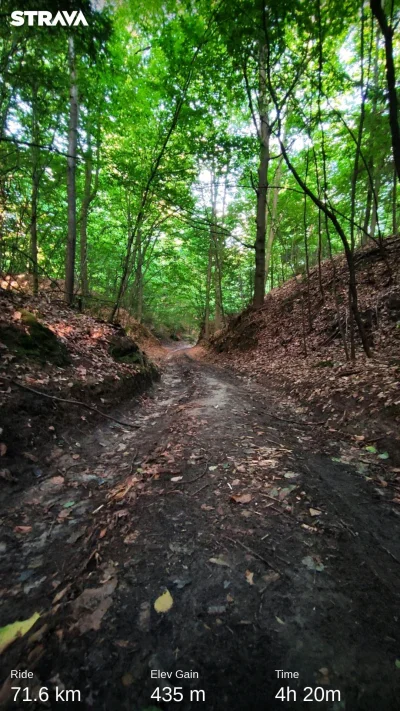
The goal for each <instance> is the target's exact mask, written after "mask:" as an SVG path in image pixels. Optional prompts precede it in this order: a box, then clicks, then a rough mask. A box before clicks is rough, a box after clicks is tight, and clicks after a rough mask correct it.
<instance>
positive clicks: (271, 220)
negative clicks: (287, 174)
mask: <svg viewBox="0 0 400 711" xmlns="http://www.w3.org/2000/svg"><path fill="white" fill-rule="evenodd" d="M282 166H283V159H282V158H281V159H280V161H279V163H278V167H277V169H276V171H275V175H274V186H276V187H273V188H272V205H271V210H270V214H269V216H268V229H267V246H266V249H265V281H267V279H268V272H269V265H270V262H271V254H272V245H273V244H274V239H275V236H276V223H277V212H278V197H279V187H278V186H279V184H280V181H281V178H282ZM271 289H272V286H271Z"/></svg>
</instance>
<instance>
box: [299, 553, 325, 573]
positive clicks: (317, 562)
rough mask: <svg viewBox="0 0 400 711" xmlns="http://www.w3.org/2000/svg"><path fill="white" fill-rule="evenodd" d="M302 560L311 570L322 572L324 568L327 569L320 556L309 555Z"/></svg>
mask: <svg viewBox="0 0 400 711" xmlns="http://www.w3.org/2000/svg"><path fill="white" fill-rule="evenodd" d="M301 562H302V563H303V565H305V566H306V568H308V569H309V570H317V571H318V572H322V571H323V570H325V566H324V564H323V563H321V559H320V558H319V556H314V557H313V556H311V555H307V556H306V557H305V558H303V559H302V561H301Z"/></svg>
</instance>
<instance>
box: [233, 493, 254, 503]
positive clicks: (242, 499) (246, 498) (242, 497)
mask: <svg viewBox="0 0 400 711" xmlns="http://www.w3.org/2000/svg"><path fill="white" fill-rule="evenodd" d="M230 498H231V499H232V501H234V502H235V503H236V504H248V503H250V501H251V500H252V498H253V497H252V495H251V494H232V496H231V497H230Z"/></svg>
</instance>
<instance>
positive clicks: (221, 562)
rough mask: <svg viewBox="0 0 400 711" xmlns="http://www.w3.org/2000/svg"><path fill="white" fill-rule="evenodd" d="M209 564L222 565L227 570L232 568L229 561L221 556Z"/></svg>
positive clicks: (211, 560) (210, 560) (211, 559)
mask: <svg viewBox="0 0 400 711" xmlns="http://www.w3.org/2000/svg"><path fill="white" fill-rule="evenodd" d="M209 563H214V565H222V566H224V567H225V568H230V567H231V565H230V563H229V561H228V560H227V559H226V558H225V556H223V555H220V556H218V557H217V558H210V559H209Z"/></svg>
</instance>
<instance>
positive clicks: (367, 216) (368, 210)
mask: <svg viewBox="0 0 400 711" xmlns="http://www.w3.org/2000/svg"><path fill="white" fill-rule="evenodd" d="M371 207H372V190H371V186H370V185H368V192H367V202H366V204H365V216H364V225H363V227H364V230H363V232H362V234H361V244H362V245H365V244H367V240H368V235H366V234H365V233H366V232H368V227H369V221H370V218H371Z"/></svg>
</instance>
